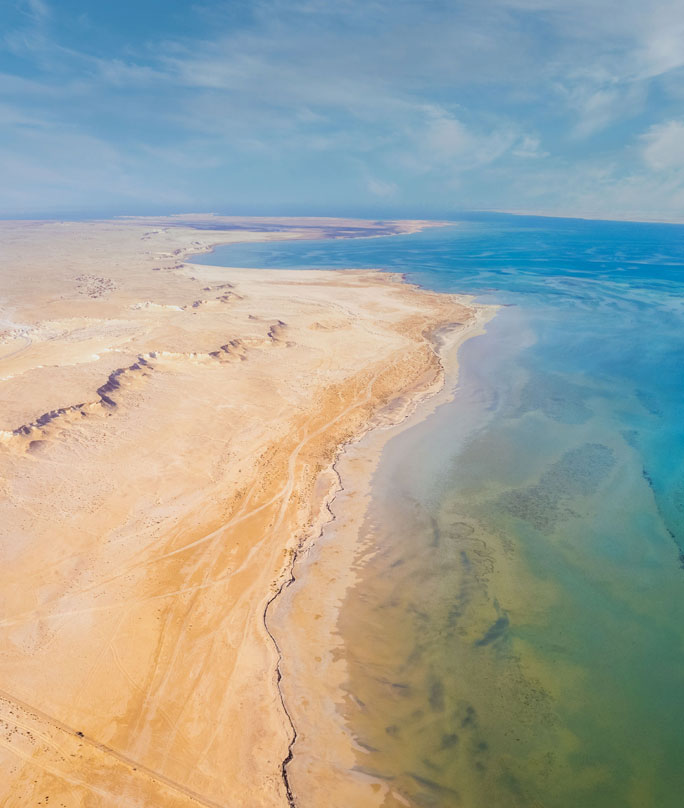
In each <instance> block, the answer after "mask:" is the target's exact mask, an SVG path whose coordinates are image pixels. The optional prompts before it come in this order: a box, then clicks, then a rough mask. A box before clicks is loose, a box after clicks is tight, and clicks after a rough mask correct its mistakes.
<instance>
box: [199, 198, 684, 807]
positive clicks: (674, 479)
mask: <svg viewBox="0 0 684 808" xmlns="http://www.w3.org/2000/svg"><path fill="white" fill-rule="evenodd" d="M193 260H196V261H197V262H198V263H206V264H214V265H224V266H239V267H254V268H255V269H257V268H261V267H263V268H309V269H311V268H325V269H329V268H335V269H340V270H342V269H345V268H370V267H373V268H379V269H382V270H388V271H392V272H401V273H404V274H405V276H406V277H407V279H408V280H409V281H411V282H412V283H415V284H418V285H420V286H422V287H425V288H428V289H432V290H436V291H441V292H458V293H467V294H469V295H474V296H475V298H476V300H478V301H480V302H483V303H494V304H498V305H499V306H500V309H499V311H498V313H497V314H496V316H495V317H494V319H493V320H492V321H491V322H490V323H489V324H488V325H487V332H486V334H484V335H482V336H478V337H476V338H473V339H471V340H469V341H468V342H466V343H465V344H464V346H463V347H462V348H461V349H460V354H459V356H460V375H459V378H458V382H457V385H456V387H455V390H454V392H453V396H452V398H451V400H450V401H449V402H448V403H445V404H443V405H441V406H440V407H439V408H437V409H436V410H435V411H434V413H433V414H431V415H430V416H428V417H427V418H426V419H425V420H424V421H423V422H421V423H420V424H419V425H417V426H414V427H411V428H410V429H408V430H406V431H404V432H402V433H400V434H399V435H397V436H396V437H394V438H393V439H392V440H391V441H390V442H389V443H388V444H387V446H386V448H385V450H384V452H383V456H382V458H381V462H380V465H379V468H378V470H377V472H376V474H375V478H374V481H373V496H372V501H371V506H370V511H369V519H370V520H372V524H373V526H374V537H375V547H374V552H373V553H370V554H368V553H367V554H366V556H365V557H364V559H363V563H362V564H361V566H360V572H359V580H358V584H357V585H356V586H354V587H353V588H352V589H351V590H350V591H349V593H348V595H347V598H346V600H345V602H344V604H343V606H342V609H341V612H340V618H339V629H340V632H341V634H342V636H343V637H344V638H345V645H346V648H347V650H348V662H349V681H348V683H347V685H346V687H347V688H348V691H349V693H350V694H351V695H353V699H349V700H348V701H347V703H346V707H345V708H344V709H345V715H344V720H345V721H346V722H347V724H348V726H349V728H350V730H351V731H352V733H353V735H354V737H355V738H356V739H357V741H358V746H359V750H360V751H359V762H358V765H359V769H360V770H363V771H366V772H368V773H370V774H372V775H373V776H376V777H380V778H384V779H385V780H387V781H388V782H391V783H392V786H393V789H394V790H395V792H396V793H397V794H400V795H401V798H402V799H403V800H405V801H406V803H407V804H409V805H412V806H420V807H421V808H422V807H423V806H425V808H451V807H452V806H465V807H466V808H509V806H511V808H512V807H513V806H515V807H516V808H517V807H520V808H523V806H524V807H525V808H542V806H543V808H627V807H629V808H649V807H650V806H653V808H682V806H684V227H683V226H678V225H667V224H641V223H629V222H606V221H586V220H576V219H553V218H543V217H522V216H513V215H504V214H500V215H499V214H463V215H460V216H459V217H458V218H457V219H456V220H455V221H454V224H453V225H450V226H448V227H439V228H432V229H428V230H424V231H422V232H419V233H415V234H412V235H401V236H387V237H378V238H356V239H333V240H324V241H282V242H278V241H271V242H267V243H261V244H245V245H239V244H238V245H227V246H224V247H219V248H217V249H216V250H215V251H214V253H212V254H211V255H208V256H203V257H201V258H198V259H193Z"/></svg>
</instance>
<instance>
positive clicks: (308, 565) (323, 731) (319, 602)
mask: <svg viewBox="0 0 684 808" xmlns="http://www.w3.org/2000/svg"><path fill="white" fill-rule="evenodd" d="M468 306H469V309H470V311H469V313H468V316H467V317H465V318H464V320H463V322H462V323H461V324H460V325H458V326H457V327H452V328H449V329H448V330H446V331H445V332H443V333H442V334H441V335H439V336H438V338H437V339H436V340H435V343H434V346H435V350H436V352H437V355H438V357H439V361H440V366H441V367H440V373H439V374H437V375H436V376H435V378H434V380H433V383H432V385H430V386H425V387H424V388H423V390H422V391H421V392H420V393H419V394H418V395H415V396H409V397H406V398H404V399H403V400H400V401H397V400H395V401H394V402H393V403H392V405H391V406H389V407H387V408H384V409H382V410H379V411H378V412H377V413H376V414H375V416H374V418H373V419H372V421H371V422H370V423H369V424H368V425H367V428H368V431H367V433H366V434H365V435H364V436H363V437H361V438H360V439H358V440H357V441H355V442H354V443H353V444H350V445H348V446H346V447H345V448H344V450H343V452H342V453H341V454H340V456H339V458H338V459H337V461H336V463H335V466H334V468H332V469H331V470H330V471H329V472H328V475H329V479H330V483H329V485H330V488H329V491H330V493H329V499H328V500H327V501H326V503H325V508H326V510H327V520H328V521H327V522H326V523H325V524H324V526H323V528H322V531H321V534H320V535H319V536H318V538H317V539H316V540H315V541H313V542H311V543H309V544H307V545H306V546H304V547H303V548H302V550H301V551H300V552H299V553H298V556H297V558H296V559H295V563H294V566H293V577H292V582H291V584H290V585H289V586H288V587H287V590H286V591H285V592H284V593H283V595H282V597H280V598H279V599H278V601H277V604H276V606H275V609H274V613H275V614H274V618H273V620H272V622H273V623H274V625H275V634H276V638H277V639H278V642H279V644H280V646H281V650H282V653H283V661H282V663H281V671H282V673H283V680H282V684H281V688H282V690H283V693H284V696H285V702H286V704H287V706H288V711H289V713H290V715H291V716H292V720H293V723H294V725H295V727H296V731H297V736H296V739H295V742H294V743H293V745H292V759H291V761H289V762H288V764H287V766H286V773H287V778H288V781H289V783H290V785H291V788H292V792H293V794H294V797H295V800H294V802H295V804H297V805H300V804H301V805H312V806H318V805H325V806H328V808H346V806H351V805H353V806H355V808H371V807H372V806H383V808H395V806H397V807H398V806H403V805H407V804H408V803H407V802H406V801H405V800H404V799H403V797H402V795H401V794H400V793H399V792H398V791H395V790H394V789H393V787H392V783H391V782H388V781H387V780H386V779H385V778H383V777H380V776H377V775H376V773H374V772H373V771H372V770H370V769H368V768H365V767H364V766H363V763H362V761H363V757H364V751H366V750H364V749H363V748H362V747H361V746H359V744H358V742H357V739H356V738H355V737H354V734H353V731H352V729H351V727H350V726H349V724H348V721H347V720H346V714H347V712H348V709H347V708H348V706H349V702H350V699H354V694H352V693H350V691H349V681H348V680H349V668H348V664H347V658H346V652H347V649H346V648H345V641H344V636H343V634H342V632H341V630H340V626H339V618H340V610H341V608H342V605H343V603H344V600H345V597H346V596H347V595H348V593H349V592H350V591H351V590H352V589H353V588H354V587H355V585H357V586H358V584H359V582H360V581H361V580H362V572H363V567H364V564H365V562H366V561H367V560H368V559H369V558H370V557H372V555H373V553H374V552H375V548H376V543H375V533H376V530H375V529H374V525H373V519H372V517H371V507H372V484H373V478H374V475H375V472H376V470H377V468H378V464H379V462H380V458H381V455H382V452H383V450H384V448H385V447H386V445H387V443H388V442H389V441H390V440H392V438H394V437H396V436H397V435H399V434H400V433H401V432H403V431H405V430H408V429H411V428H412V427H415V426H416V425H417V424H419V423H420V422H422V421H423V420H425V419H426V418H427V417H428V416H429V415H430V414H431V413H433V412H434V411H435V410H436V409H437V407H439V406H440V405H442V404H444V403H445V402H446V401H448V400H449V399H450V398H451V396H452V394H453V390H454V387H455V385H456V383H457V381H458V350H459V348H460V346H461V345H462V344H463V342H465V340H467V339H470V338H472V337H474V336H477V335H479V334H482V333H483V332H484V329H485V327H486V323H487V321H488V320H489V319H491V317H492V316H494V314H495V312H496V307H495V306H481V305H478V304H474V303H473V302H472V301H470V300H469V301H468ZM361 597H363V595H362V593H361ZM352 630H353V629H352ZM378 653H379V654H381V653H382V651H381V649H378ZM379 660H380V656H379ZM356 707H357V708H358V707H361V708H363V705H360V704H358V703H357V704H356Z"/></svg>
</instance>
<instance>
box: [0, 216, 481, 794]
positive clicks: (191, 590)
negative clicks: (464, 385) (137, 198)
mask: <svg viewBox="0 0 684 808" xmlns="http://www.w3.org/2000/svg"><path fill="white" fill-rule="evenodd" d="M189 218H190V217H179V218H177V219H155V220H142V219H128V220H122V221H112V222H92V223H69V222H61V223H59V222H3V223H0V241H1V243H2V253H3V254H2V270H0V271H1V272H2V278H1V285H0V289H1V292H0V305H1V306H2V310H1V315H0V316H1V321H0V400H1V402H2V406H1V407H0V486H1V487H2V499H1V500H0V525H2V528H1V531H2V536H1V542H0V562H1V563H0V597H1V598H2V600H1V603H2V609H1V613H0V775H1V776H0V803H1V804H2V805H6V806H8V807H9V806H17V807H18V806H24V805H28V804H41V805H45V804H49V805H57V806H67V807H68V808H72V806H78V807H80V806H129V805H130V806H133V805H135V806H148V805H149V806H158V805H164V806H186V805H187V806H190V805H207V806H219V805H220V806H228V805H250V806H283V805H287V804H288V800H289V799H290V796H289V794H288V788H292V789H294V791H295V792H297V793H300V792H301V794H302V795H303V797H307V799H306V804H311V805H318V804H328V805H329V804H330V802H329V801H327V802H325V803H321V802H320V801H319V800H318V797H317V796H316V795H315V794H314V792H313V791H311V790H310V786H308V785H307V784H306V783H305V782H304V780H302V779H301V778H299V775H297V774H296V773H297V772H298V771H303V769H299V768H296V767H294V762H296V761H297V758H298V754H299V749H298V746H297V744H299V743H300V740H301V741H302V742H303V740H304V739H305V738H309V739H311V740H313V735H312V732H311V731H310V729H309V728H308V727H309V725H308V724H307V720H308V719H307V717H306V716H305V715H304V713H303V711H302V710H300V709H299V705H298V704H297V703H296V698H295V697H294V692H295V691H294V690H293V691H292V694H293V696H292V707H291V706H290V704H289V703H288V699H289V697H290V694H289V692H288V691H287V689H286V683H287V681H288V679H289V678H290V677H291V679H292V687H293V688H303V690H308V691H309V692H311V693H312V694H314V693H315V692H316V687H317V685H318V684H319V683H320V682H319V680H320V677H321V673H322V669H321V668H317V667H316V666H315V665H314V666H313V667H312V666H311V664H310V661H309V663H306V664H308V667H307V668H306V669H305V668H304V667H302V668H301V669H299V670H298V669H297V665H299V664H300V663H301V664H302V665H304V664H305V663H304V660H305V658H306V653H307V648H310V647H311V646H310V644H309V645H307V644H306V643H305V642H304V640H302V646H301V649H300V650H297V648H296V638H297V637H298V636H299V633H300V628H299V624H298V623H297V620H298V619H299V618H298V617H297V615H295V614H293V615H292V618H293V620H294V622H293V623H291V624H290V625H289V626H286V625H285V624H284V623H283V622H282V619H281V609H280V597H279V594H280V593H281V592H288V591H289V589H290V588H285V587H286V585H287V584H288V582H289V581H290V578H291V570H292V564H293V560H294V559H295V558H297V557H299V555H300V554H301V552H302V548H303V547H305V546H307V547H308V546H310V545H311V540H312V539H313V538H314V537H316V536H318V535H319V534H320V532H321V527H322V525H323V524H324V523H325V521H326V520H327V519H328V518H329V511H328V508H327V502H328V501H329V498H330V487H331V485H335V484H336V480H337V477H336V475H335V473H334V472H333V471H332V463H333V462H334V460H335V458H336V456H337V454H338V452H339V450H340V447H342V446H345V445H347V444H349V443H350V442H352V441H354V440H355V439H356V438H357V437H358V436H359V435H361V434H363V433H365V432H367V430H368V428H369V424H371V425H372V424H376V423H377V422H379V421H384V422H386V423H389V422H394V421H397V420H401V418H402V417H403V415H404V413H405V412H408V411H409V410H410V409H411V407H412V406H413V405H414V403H415V402H416V401H418V400H420V399H422V398H425V396H426V395H428V394H429V393H432V392H435V391H436V390H438V389H439V388H440V386H441V384H442V379H443V368H442V364H441V361H440V359H439V356H438V354H437V353H436V351H435V347H436V346H437V345H438V344H440V342H441V338H440V337H439V336H438V335H439V333H440V332H443V331H444V330H445V329H451V331H450V333H451V335H452V337H453V336H454V335H455V334H457V332H458V333H460V334H461V335H465V334H466V333H472V329H474V328H476V327H479V319H480V318H481V317H482V312H481V311H480V310H478V309H476V308H475V307H473V306H472V305H471V304H470V303H469V301H468V300H467V299H465V298H460V297H457V296H449V295H440V294H434V293H429V292H424V291H420V290H417V289H415V288H413V287H411V286H409V285H407V284H405V283H404V282H403V281H402V279H401V278H400V277H399V276H396V275H389V274H381V273H378V272H374V271H366V270H363V271H359V270H356V271H349V272H344V273H339V272H322V271H320V272H319V271H316V272H311V271H309V272H306V271H265V270H244V269H226V268H218V267H208V266H197V265H192V264H191V263H187V258H188V256H189V255H192V254H196V253H199V252H204V251H206V250H208V249H209V248H210V247H211V246H212V245H215V244H219V243H227V242H230V241H244V240H257V239H258V240H263V239H270V238H278V239H282V238H312V237H321V238H326V237H334V236H335V235H336V234H337V235H342V236H344V235H349V234H354V235H358V234H359V232H360V230H362V229H363V227H364V223H363V222H358V221H350V220H339V221H334V220H315V221H307V220H287V221H285V220H264V219H260V220H258V221H257V220H245V219H240V220H230V219H226V218H220V217H204V218H201V217H192V221H188V220H189ZM189 225H192V226H189ZM367 226H368V228H369V235H378V234H379V233H378V223H375V222H374V223H368V225H367ZM420 226H421V223H416V222H406V223H392V224H390V225H384V227H386V228H389V232H412V230H413V229H415V228H417V227H420ZM383 232H385V231H383ZM454 324H458V325H454ZM371 434H373V433H371ZM376 434H380V433H376ZM350 490H351V489H350ZM339 502H340V504H341V503H342V502H343V500H342V499H340V500H339ZM352 510H353V509H351V508H350V509H349V512H350V514H351V512H352ZM309 591H310V592H311V595H312V597H313V598H314V601H315V602H316V603H320V609H321V610H322V609H324V608H325V609H327V608H328V607H329V605H331V604H332V605H333V606H334V602H335V598H336V597H337V596H336V595H335V594H334V592H333V590H332V589H330V590H327V591H324V590H318V589H317V587H316V586H315V583H314V582H313V579H312V585H311V587H310V590H309ZM314 608H316V611H315V612H313V610H314ZM311 612H313V614H314V617H315V614H318V613H319V609H318V606H316V605H315V604H312V606H311V609H310V610H309V613H307V614H305V615H303V617H302V620H303V624H302V625H305V626H306V625H308V624H309V623H310V620H309V618H310V617H311V614H310V613H311ZM282 613H284V612H282ZM276 618H277V619H276ZM276 623H277V625H276ZM322 624H323V623H322V622H321V625H322ZM283 630H285V631H286V633H285V634H283V633H282V632H283ZM307 642H309V640H308V639H307ZM327 650H328V646H327V645H326V648H324V649H322V653H327ZM288 653H291V662H288ZM281 676H282V677H283V678H282V679H281ZM306 676H312V677H314V680H315V681H314V680H312V681H310V682H309V683H308V684H307V683H306ZM295 680H296V684H295ZM302 692H303V691H302ZM324 695H325V694H322V696H321V698H323V696H324ZM329 707H330V705H329V704H328V703H327V702H326V703H323V702H321V705H320V709H321V715H324V714H326V715H327V714H329ZM325 711H327V713H326V712H325ZM300 719H301V722H302V723H301V729H300V728H299V727H298V726H297V722H298V721H299V720H300ZM293 722H294V727H293ZM319 726H320V729H321V734H319V736H318V737H319V741H318V746H319V749H320V748H324V749H331V750H333V749H338V750H339V754H340V756H341V757H340V758H339V760H337V757H336V756H337V752H333V753H332V754H333V755H335V760H334V761H333V762H334V763H335V766H334V767H333V768H332V769H330V770H329V771H327V767H326V766H325V765H323V768H322V769H321V768H320V766H319V771H321V772H324V770H326V771H327V773H325V774H322V775H321V776H322V777H324V779H322V780H321V781H320V783H319V786H320V787H324V785H325V782H326V780H325V777H327V778H328V782H329V783H330V784H333V783H336V782H337V781H338V778H337V775H336V772H337V771H338V770H344V767H345V763H344V757H343V755H344V749H343V747H342V746H340V745H335V744H334V743H333V741H334V738H333V737H330V738H329V737H328V735H327V729H325V728H324V724H323V719H321V723H320V725H319ZM327 726H328V725H327V724H326V725H325V727H327ZM295 728H296V732H297V744H295V745H294V746H293V747H292V751H293V753H294V755H295V757H294V758H293V764H292V767H291V766H287V767H286V768H285V777H284V776H283V762H284V761H286V760H288V757H289V754H290V747H291V745H292V741H293V737H294V732H295ZM334 731H337V730H334V729H333V728H332V725H330V732H334ZM329 740H330V742H331V744H330V746H329V745H328V741H329ZM300 749H301V753H302V754H301V759H302V760H305V755H306V752H305V747H304V746H303V745H301V746H300ZM323 757H325V755H324V756H323ZM297 766H299V763H298V762H297ZM370 789H371V792H372V793H375V791H376V789H375V788H374V784H371V785H370ZM308 795H310V797H309V796H308ZM359 804H360V803H359Z"/></svg>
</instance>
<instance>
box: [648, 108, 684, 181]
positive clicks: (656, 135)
mask: <svg viewBox="0 0 684 808" xmlns="http://www.w3.org/2000/svg"><path fill="white" fill-rule="evenodd" d="M641 139H642V142H643V158H644V161H645V163H646V165H647V166H648V167H649V168H652V169H653V170H654V171H666V170H667V171H670V170H673V169H683V168H684V122H682V121H678V120H672V121H666V122H665V123H659V124H655V125H654V126H652V127H651V128H650V129H649V130H648V131H647V132H646V133H645V134H644V135H642V138H641Z"/></svg>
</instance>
